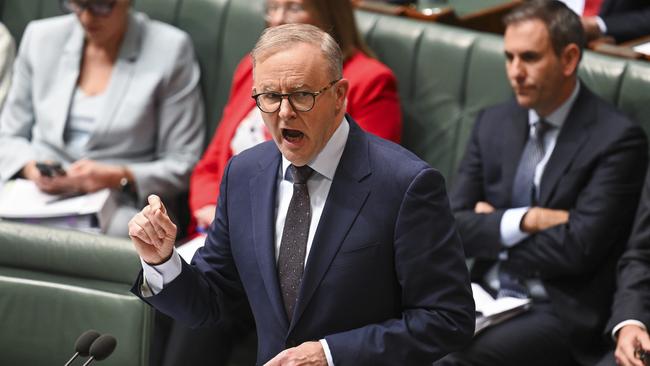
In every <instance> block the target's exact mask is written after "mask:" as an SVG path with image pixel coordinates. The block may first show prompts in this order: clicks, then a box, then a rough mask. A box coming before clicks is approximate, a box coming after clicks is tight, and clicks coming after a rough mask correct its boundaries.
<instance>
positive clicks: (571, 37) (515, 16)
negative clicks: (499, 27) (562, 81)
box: [503, 0, 586, 57]
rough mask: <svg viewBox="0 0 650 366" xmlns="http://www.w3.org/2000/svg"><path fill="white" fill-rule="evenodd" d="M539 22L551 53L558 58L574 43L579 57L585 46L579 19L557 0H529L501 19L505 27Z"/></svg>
mask: <svg viewBox="0 0 650 366" xmlns="http://www.w3.org/2000/svg"><path fill="white" fill-rule="evenodd" d="M533 19H538V20H541V21H542V22H543V23H544V24H545V25H546V29H547V30H548V34H549V37H550V39H551V45H552V46H553V51H554V52H555V54H556V55H557V56H560V55H561V54H562V52H563V51H564V49H565V48H566V46H568V45H570V44H572V43H574V44H575V45H577V46H578V48H579V49H580V57H582V53H583V50H584V47H585V44H586V38H585V32H584V30H583V29H582V23H581V22H580V17H579V16H578V15H577V14H576V13H574V12H573V10H571V9H569V8H568V7H567V6H566V5H565V4H564V3H563V2H560V1H557V0H531V1H527V2H525V3H524V4H522V5H520V6H518V7H516V8H515V9H514V10H513V11H512V12H511V13H510V14H508V15H506V16H505V17H504V18H503V22H504V23H505V25H506V27H507V26H509V25H512V24H515V23H519V22H523V21H526V20H533Z"/></svg>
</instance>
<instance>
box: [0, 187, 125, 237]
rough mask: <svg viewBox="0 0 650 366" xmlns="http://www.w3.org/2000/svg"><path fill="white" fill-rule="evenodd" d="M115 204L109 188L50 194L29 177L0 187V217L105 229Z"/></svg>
mask: <svg viewBox="0 0 650 366" xmlns="http://www.w3.org/2000/svg"><path fill="white" fill-rule="evenodd" d="M116 208H117V203H116V201H115V199H114V197H113V195H112V193H111V191H110V190H109V189H102V190H99V191H97V192H94V193H88V194H83V195H74V196H70V195H51V194H47V193H44V192H42V191H41V190H40V189H38V187H37V186H36V184H35V183H34V182H32V181H30V180H25V179H15V180H11V181H8V182H6V183H5V184H4V185H3V186H2V187H0V218H2V219H5V220H11V221H19V222H26V223H35V224H41V225H47V226H57V227H64V228H70V229H77V230H83V231H89V232H106V228H107V226H108V223H109V222H110V219H111V217H112V215H113V213H114V212H115V209H116Z"/></svg>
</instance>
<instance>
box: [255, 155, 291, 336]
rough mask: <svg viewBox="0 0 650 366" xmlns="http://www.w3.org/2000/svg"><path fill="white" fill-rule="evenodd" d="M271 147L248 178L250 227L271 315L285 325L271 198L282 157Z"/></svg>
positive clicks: (273, 207)
mask: <svg viewBox="0 0 650 366" xmlns="http://www.w3.org/2000/svg"><path fill="white" fill-rule="evenodd" d="M273 146H275V145H273ZM273 151H274V153H271V154H267V155H266V156H267V158H266V159H264V160H262V161H260V163H259V166H260V171H259V174H257V175H255V176H254V177H253V178H252V179H251V180H250V182H249V188H250V195H251V210H252V211H251V217H252V218H253V222H252V224H253V225H252V229H253V240H254V241H255V255H256V257H257V263H258V265H259V267H260V273H261V276H262V279H263V281H264V286H265V287H266V292H267V294H268V295H269V298H270V301H271V304H272V305H273V311H274V312H275V315H276V316H277V317H278V319H280V321H281V322H282V323H283V324H285V326H286V327H288V326H289V321H288V320H287V315H286V313H285V311H284V303H283V302H282V296H280V283H279V282H278V272H277V266H276V263H275V201H276V194H277V193H276V191H277V177H278V171H279V170H280V163H281V161H282V159H281V157H280V152H279V151H278V150H277V149H274V150H273Z"/></svg>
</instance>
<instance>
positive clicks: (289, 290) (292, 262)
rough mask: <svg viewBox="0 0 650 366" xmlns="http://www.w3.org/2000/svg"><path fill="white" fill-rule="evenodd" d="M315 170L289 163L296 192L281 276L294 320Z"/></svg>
mask: <svg viewBox="0 0 650 366" xmlns="http://www.w3.org/2000/svg"><path fill="white" fill-rule="evenodd" d="M313 172H314V170H313V169H312V168H310V167H308V166H307V165H304V166H301V167H296V166H295V165H293V164H291V165H290V166H289V173H290V174H291V177H292V179H293V195H292V196H291V202H290V203H289V209H288V210H287V218H286V221H285V222H284V230H283V231H282V239H281V241H280V255H279V257H278V277H279V279H280V289H281V290H282V300H283V302H284V309H285V311H286V312H287V317H288V318H289V321H290V322H291V318H292V317H293V309H294V307H295V305H296V300H297V298H298V291H299V290H300V283H301V281H302V274H303V271H304V268H305V253H306V251H307V238H308V237H309V224H310V223H311V209H310V207H309V191H308V190H307V180H308V179H309V177H310V176H311V175H312V173H313Z"/></svg>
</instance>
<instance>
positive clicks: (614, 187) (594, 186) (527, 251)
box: [509, 121, 647, 279]
mask: <svg viewBox="0 0 650 366" xmlns="http://www.w3.org/2000/svg"><path fill="white" fill-rule="evenodd" d="M623 122H624V121H621V123H623ZM622 129H623V128H622ZM608 132H609V133H610V135H613V136H617V137H616V138H615V140H614V141H611V143H608V144H609V146H607V147H606V149H605V150H604V151H603V152H602V154H600V156H597V157H595V160H594V166H593V167H592V168H590V167H585V168H584V169H591V171H590V172H589V173H587V172H581V171H578V172H573V173H574V174H573V175H571V174H566V175H565V176H564V177H563V178H562V179H563V180H562V181H560V183H559V186H562V187H564V188H565V189H569V187H573V188H572V189H577V190H579V192H578V193H577V199H576V201H575V204H574V205H572V207H567V208H566V209H569V216H570V217H569V223H568V224H565V225H558V226H554V227H552V228H549V229H547V230H544V231H541V232H539V233H537V234H535V235H532V236H530V237H529V238H528V239H526V240H524V241H523V242H522V243H520V244H518V245H517V246H515V247H514V248H512V249H511V250H510V251H509V262H511V264H512V265H513V266H515V267H517V268H519V269H520V270H521V271H522V273H529V274H531V275H535V276H539V277H540V278H543V279H551V278H555V277H559V276H565V275H579V274H581V273H590V272H591V271H593V270H594V269H595V266H598V265H599V264H600V263H602V260H603V258H605V257H606V256H607V255H610V254H611V253H612V249H613V248H614V247H615V246H616V245H623V243H621V242H620V241H621V240H625V239H623V238H627V235H629V230H630V227H631V223H632V221H633V218H634V213H635V211H636V208H637V205H638V199H639V194H640V191H641V186H642V185H643V179H644V176H645V167H646V164H647V143H646V138H645V135H644V133H643V131H642V130H641V128H640V127H638V126H631V125H629V126H628V127H627V128H624V129H623V130H622V131H612V130H609V131H608ZM594 141H598V140H597V139H594ZM601 142H602V143H605V142H604V141H601ZM582 179H586V182H584V183H580V182H578V181H579V180H582ZM583 184H584V185H583Z"/></svg>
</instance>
